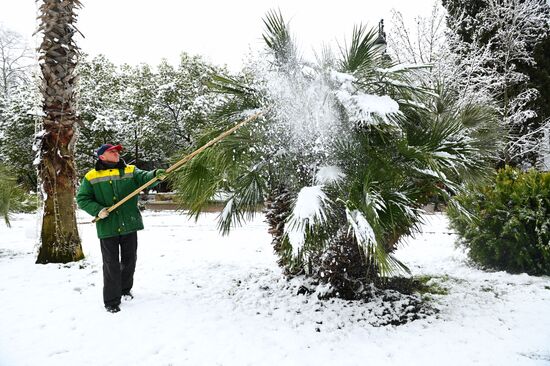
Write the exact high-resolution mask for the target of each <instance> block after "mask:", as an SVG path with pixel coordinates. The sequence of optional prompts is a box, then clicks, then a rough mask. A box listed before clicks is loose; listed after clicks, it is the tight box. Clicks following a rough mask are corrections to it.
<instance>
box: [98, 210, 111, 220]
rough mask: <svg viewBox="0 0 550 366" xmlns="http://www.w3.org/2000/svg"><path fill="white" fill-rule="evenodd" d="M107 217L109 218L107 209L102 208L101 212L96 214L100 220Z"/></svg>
mask: <svg viewBox="0 0 550 366" xmlns="http://www.w3.org/2000/svg"><path fill="white" fill-rule="evenodd" d="M107 216H109V211H107V208H104V209H103V210H101V211H99V213H98V214H97V217H99V218H100V219H102V220H103V219H104V218H106V217H107Z"/></svg>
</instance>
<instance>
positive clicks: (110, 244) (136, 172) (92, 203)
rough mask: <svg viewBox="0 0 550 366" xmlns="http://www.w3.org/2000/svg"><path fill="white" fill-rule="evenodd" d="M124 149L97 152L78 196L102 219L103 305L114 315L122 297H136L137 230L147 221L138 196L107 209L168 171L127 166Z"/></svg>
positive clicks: (103, 147)
mask: <svg viewBox="0 0 550 366" xmlns="http://www.w3.org/2000/svg"><path fill="white" fill-rule="evenodd" d="M121 150H122V146H121V145H111V144H104V145H101V146H100V147H99V149H97V151H96V155H97V157H98V160H97V162H96V164H95V169H92V170H90V171H89V172H88V173H86V175H85V176H84V178H83V179H82V183H81V184H80V188H79V190H78V193H77V195H76V201H77V203H78V206H79V207H80V208H81V209H83V210H84V211H86V212H87V213H89V214H90V215H92V216H94V217H98V218H99V219H100V220H98V221H97V222H96V229H97V236H98V237H99V241H100V243H101V254H102V257H103V302H104V304H105V309H106V310H107V311H108V312H111V313H117V312H119V311H120V307H119V305H120V299H121V297H122V296H124V297H127V298H130V299H132V298H133V295H132V293H131V289H132V286H133V283H134V271H135V268H136V259H137V254H136V253H137V231H138V230H141V229H143V221H142V219H141V213H140V212H139V209H138V207H137V202H138V196H137V195H136V196H134V197H133V198H131V199H130V200H128V201H127V202H125V203H124V204H123V205H121V206H120V207H118V208H117V209H116V210H114V211H113V212H111V214H109V212H108V211H107V208H108V207H110V206H112V205H114V204H116V203H117V202H118V201H120V200H121V199H123V198H124V197H126V196H127V195H129V194H130V193H132V192H133V191H135V190H136V189H137V188H138V187H140V186H142V185H143V184H145V183H146V182H148V181H150V180H151V179H153V178H154V177H155V176H159V177H160V176H163V175H164V172H165V171H164V170H163V169H156V170H154V171H150V172H148V171H144V170H140V169H138V168H136V167H135V166H133V165H126V163H125V162H124V160H121V159H120V156H119V153H120V151H121ZM119 249H120V259H119Z"/></svg>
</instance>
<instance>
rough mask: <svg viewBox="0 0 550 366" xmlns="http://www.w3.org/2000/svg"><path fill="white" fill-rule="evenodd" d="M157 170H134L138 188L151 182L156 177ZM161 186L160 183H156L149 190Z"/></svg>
mask: <svg viewBox="0 0 550 366" xmlns="http://www.w3.org/2000/svg"><path fill="white" fill-rule="evenodd" d="M155 172H156V171H155V170H151V171H147V170H140V169H138V168H137V167H136V168H135V169H134V179H135V181H136V183H137V184H138V186H142V185H144V184H145V183H147V182H149V181H150V180H151V179H153V178H154V177H155ZM157 184H159V182H155V183H153V184H151V185H150V186H149V188H153V187H154V186H156V185H157Z"/></svg>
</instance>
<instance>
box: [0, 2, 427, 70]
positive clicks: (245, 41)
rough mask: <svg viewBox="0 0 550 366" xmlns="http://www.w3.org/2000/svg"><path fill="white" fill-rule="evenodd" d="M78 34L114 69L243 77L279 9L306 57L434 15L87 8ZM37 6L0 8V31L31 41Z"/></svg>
mask: <svg viewBox="0 0 550 366" xmlns="http://www.w3.org/2000/svg"><path fill="white" fill-rule="evenodd" d="M81 1H82V3H83V5H84V7H83V8H82V9H80V11H79V13H78V14H79V18H78V23H77V28H79V30H80V31H81V32H82V33H83V34H84V36H85V37H86V38H84V39H81V38H80V39H78V40H77V42H78V45H79V46H80V47H81V48H82V50H83V51H84V52H86V53H89V54H91V55H95V54H99V53H103V54H105V55H107V57H108V58H109V59H110V60H112V61H114V62H115V63H124V62H127V63H131V64H136V63H139V62H146V63H149V64H152V65H155V64H157V63H158V62H159V61H160V59H161V58H163V57H164V58H167V59H168V60H169V61H170V62H173V63H176V62H177V60H178V56H179V54H180V53H181V52H182V51H185V52H187V53H189V54H200V55H203V56H205V57H206V58H207V59H208V60H210V61H212V62H214V63H216V64H220V65H221V64H228V65H229V66H230V67H231V68H233V69H237V68H238V67H239V66H240V64H241V62H242V60H243V57H245V56H246V54H247V53H248V50H249V49H250V48H252V49H259V48H260V47H263V43H262V40H261V34H262V31H263V24H262V20H261V19H262V17H263V16H264V15H265V13H266V12H267V11H268V10H270V9H280V10H281V11H282V14H283V16H284V18H285V19H286V20H287V21H290V29H291V32H292V33H293V34H294V36H295V38H296V39H297V41H298V45H299V47H300V50H301V51H302V52H303V53H304V54H305V55H306V56H307V55H310V54H311V53H312V50H313V49H315V50H320V48H321V46H322V45H323V44H332V45H334V44H335V42H336V41H338V42H340V43H342V42H343V41H344V39H345V38H346V37H347V38H348V39H349V37H350V35H351V31H352V28H353V25H354V24H359V23H361V22H362V23H366V24H368V25H369V26H373V27H374V26H377V24H378V21H379V20H380V19H381V18H383V19H384V21H385V25H386V32H388V31H390V29H388V28H389V26H390V20H391V17H390V10H391V9H392V8H393V9H398V10H400V11H401V12H402V13H403V14H404V15H405V17H406V18H411V19H412V18H413V17H415V16H417V15H423V16H425V15H427V14H429V12H430V10H431V8H432V4H433V3H434V0H416V1H410V0H384V1H367V0H339V1H337V2H336V1H319V0H317V1H315V0H277V1H276V0H256V1H252V0H232V1H227V0H195V1H193V2H191V1H182V0H156V1H145V0H81ZM37 14H38V4H37V3H36V2H35V0H0V23H2V24H3V25H4V26H5V27H8V28H10V29H12V30H15V31H17V32H19V33H21V34H23V35H24V36H25V37H27V38H28V39H29V40H30V43H31V45H32V46H33V47H35V46H38V44H39V39H38V38H37V37H34V39H31V34H32V33H33V31H34V30H35V29H36V27H37V26H38V21H37V20H36V19H35V18H36V15H37Z"/></svg>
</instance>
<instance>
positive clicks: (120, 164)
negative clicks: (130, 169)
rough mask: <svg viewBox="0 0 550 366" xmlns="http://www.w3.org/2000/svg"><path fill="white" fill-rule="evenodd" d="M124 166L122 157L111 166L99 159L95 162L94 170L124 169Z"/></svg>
mask: <svg viewBox="0 0 550 366" xmlns="http://www.w3.org/2000/svg"><path fill="white" fill-rule="evenodd" d="M124 168H126V162H125V161H124V160H122V159H120V160H119V161H118V163H116V165H115V166H112V167H111V166H107V165H105V163H103V162H102V161H101V160H99V159H98V160H97V161H96V162H95V170H109V169H124Z"/></svg>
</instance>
